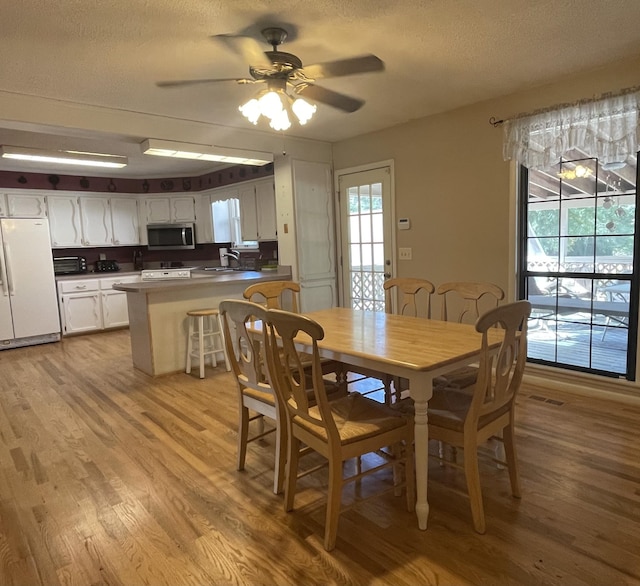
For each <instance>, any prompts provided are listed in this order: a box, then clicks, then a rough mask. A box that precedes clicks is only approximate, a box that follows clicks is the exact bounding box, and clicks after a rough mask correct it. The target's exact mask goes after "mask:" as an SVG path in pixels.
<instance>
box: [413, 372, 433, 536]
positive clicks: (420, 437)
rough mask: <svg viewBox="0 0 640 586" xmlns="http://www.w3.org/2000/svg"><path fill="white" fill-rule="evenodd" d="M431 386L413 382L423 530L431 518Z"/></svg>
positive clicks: (418, 510)
mask: <svg viewBox="0 0 640 586" xmlns="http://www.w3.org/2000/svg"><path fill="white" fill-rule="evenodd" d="M419 385H420V386H419ZM427 385H428V386H427ZM431 386H432V381H431V380H429V381H428V382H427V384H425V382H424V381H421V382H420V383H414V382H413V381H411V396H412V397H413V400H414V406H415V419H414V425H415V427H414V437H415V457H416V515H417V517H418V527H419V528H420V529H422V530H425V529H426V528H427V519H428V517H429V503H428V502H427V481H428V475H429V462H428V453H429V426H428V419H427V392H425V387H426V388H427V389H429V391H431ZM421 387H422V388H421ZM414 389H420V391H417V392H416V391H414ZM428 394H429V395H430V394H431V393H430V392H429V393H428Z"/></svg>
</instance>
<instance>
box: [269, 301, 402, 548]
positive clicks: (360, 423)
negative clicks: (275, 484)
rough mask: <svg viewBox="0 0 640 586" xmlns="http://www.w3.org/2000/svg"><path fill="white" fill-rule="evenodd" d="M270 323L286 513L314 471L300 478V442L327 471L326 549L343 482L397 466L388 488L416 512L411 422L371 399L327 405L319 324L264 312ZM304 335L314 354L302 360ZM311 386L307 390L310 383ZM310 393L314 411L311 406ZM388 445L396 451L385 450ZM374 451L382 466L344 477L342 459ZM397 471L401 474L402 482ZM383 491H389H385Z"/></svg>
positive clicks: (356, 396)
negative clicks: (283, 437) (284, 441)
mask: <svg viewBox="0 0 640 586" xmlns="http://www.w3.org/2000/svg"><path fill="white" fill-rule="evenodd" d="M266 322H267V338H266V340H267V342H266V344H267V360H268V364H269V373H270V376H271V384H272V387H273V389H274V390H275V392H276V395H277V397H278V400H279V401H280V402H281V403H282V404H283V405H285V407H286V418H287V419H286V420H287V433H288V437H289V441H288V449H287V467H286V483H285V503H284V507H285V510H286V511H292V510H293V505H294V497H295V492H296V488H297V481H298V478H299V476H303V475H306V474H309V473H310V472H312V471H315V470H317V469H318V467H316V468H313V469H311V470H305V471H303V472H301V473H300V475H299V473H298V460H299V455H300V447H301V444H304V445H305V446H307V448H308V449H310V450H313V451H314V452H317V453H318V454H320V455H321V456H323V457H324V458H325V459H326V460H327V463H328V467H329V484H328V497H327V511H326V522H325V534H324V547H325V549H326V550H327V551H331V550H332V549H333V548H334V547H335V543H336V538H337V531H338V520H339V516H340V513H341V509H342V490H343V487H344V486H345V484H347V483H349V482H353V481H356V480H361V479H362V478H363V477H365V476H367V475H370V474H373V473H375V472H378V471H380V470H381V469H383V468H388V467H390V466H393V467H394V475H393V478H394V482H393V486H391V487H390V488H389V490H394V491H396V490H398V489H399V488H400V487H402V486H405V487H406V493H407V509H408V510H409V511H411V510H413V508H414V506H415V486H414V484H415V480H414V457H413V423H412V420H411V418H408V417H406V416H404V415H403V414H401V413H399V412H397V411H394V410H392V409H391V408H389V407H387V406H386V405H383V404H381V403H378V402H376V401H373V400H372V399H369V398H367V397H365V396H363V395H361V394H359V393H352V394H349V395H346V396H344V397H342V398H339V399H336V400H334V401H329V400H328V397H327V395H326V392H325V390H324V385H323V378H322V367H321V360H320V355H319V352H318V340H321V339H322V338H323V337H324V331H323V329H322V327H321V326H320V324H318V323H317V322H315V321H313V320H311V319H309V318H307V317H305V316H302V315H299V314H295V313H292V312H287V311H282V310H277V309H276V310H269V311H268V312H267V317H266ZM299 333H302V334H305V338H306V339H307V340H310V342H311V344H312V351H311V352H310V353H306V354H305V355H304V356H303V355H301V353H300V352H299V351H298V350H297V349H296V346H295V343H294V339H295V338H296V336H297V335H298V334H299ZM308 354H310V355H311V357H312V373H311V377H310V378H309V377H305V376H303V375H302V374H303V370H304V369H305V366H304V364H305V361H306V355H308ZM310 384H311V385H312V389H310V388H309V385H310ZM310 390H311V392H312V393H313V397H314V398H315V405H312V404H311V403H310V402H309V392H310ZM388 446H392V447H393V449H389V448H388ZM370 452H376V453H377V454H378V455H379V457H381V458H382V464H380V465H379V466H377V465H376V466H374V467H372V468H369V469H367V470H362V469H361V467H360V466H358V472H357V473H356V474H355V475H352V476H347V477H345V476H343V468H344V463H345V461H347V460H349V459H353V458H359V457H360V456H362V455H364V454H368V453H370ZM400 468H403V469H404V481H403V480H402V474H401V470H400ZM385 492H387V491H385Z"/></svg>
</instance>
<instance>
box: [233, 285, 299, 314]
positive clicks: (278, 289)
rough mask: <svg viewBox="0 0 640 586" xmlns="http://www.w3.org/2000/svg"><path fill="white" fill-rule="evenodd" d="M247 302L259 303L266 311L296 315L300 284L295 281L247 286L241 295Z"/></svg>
mask: <svg viewBox="0 0 640 586" xmlns="http://www.w3.org/2000/svg"><path fill="white" fill-rule="evenodd" d="M242 295H243V297H244V298H245V299H247V300H248V301H253V302H254V303H261V304H263V305H264V306H265V307H266V308H267V309H286V310H288V311H293V312H294V313H298V306H299V303H298V297H299V296H300V283H297V282H296V281H265V282H263V283H255V284H254V285H249V286H248V287H247V288H246V289H245V290H244V293H243V294H242Z"/></svg>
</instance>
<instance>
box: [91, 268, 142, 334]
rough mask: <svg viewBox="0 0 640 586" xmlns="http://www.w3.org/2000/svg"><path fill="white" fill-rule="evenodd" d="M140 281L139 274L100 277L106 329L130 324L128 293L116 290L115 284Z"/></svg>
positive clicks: (103, 320) (103, 321) (103, 322)
mask: <svg viewBox="0 0 640 586" xmlns="http://www.w3.org/2000/svg"><path fill="white" fill-rule="evenodd" d="M139 281H140V276H139V275H127V276H123V277H103V278H101V279H100V297H101V302H102V325H103V327H104V329H105V330H108V329H109V328H120V327H124V326H128V325H129V310H128V306H127V294H126V293H125V292H124V291H114V289H113V286H114V285H117V284H124V283H137V282H139Z"/></svg>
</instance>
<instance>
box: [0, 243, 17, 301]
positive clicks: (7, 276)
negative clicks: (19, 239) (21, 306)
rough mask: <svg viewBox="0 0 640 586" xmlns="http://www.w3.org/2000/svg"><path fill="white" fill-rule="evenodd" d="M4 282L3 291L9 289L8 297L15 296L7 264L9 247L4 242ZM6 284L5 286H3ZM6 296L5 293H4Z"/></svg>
mask: <svg viewBox="0 0 640 586" xmlns="http://www.w3.org/2000/svg"><path fill="white" fill-rule="evenodd" d="M3 247H4V270H3V271H2V272H3V273H4V281H3V289H4V290H5V291H6V289H7V288H8V289H9V295H15V287H14V286H13V279H12V278H11V263H10V262H9V245H8V244H7V243H6V242H5V243H4V245H3ZM5 282H6V285H5V284H4V283H5ZM5 295H6V293H5Z"/></svg>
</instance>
